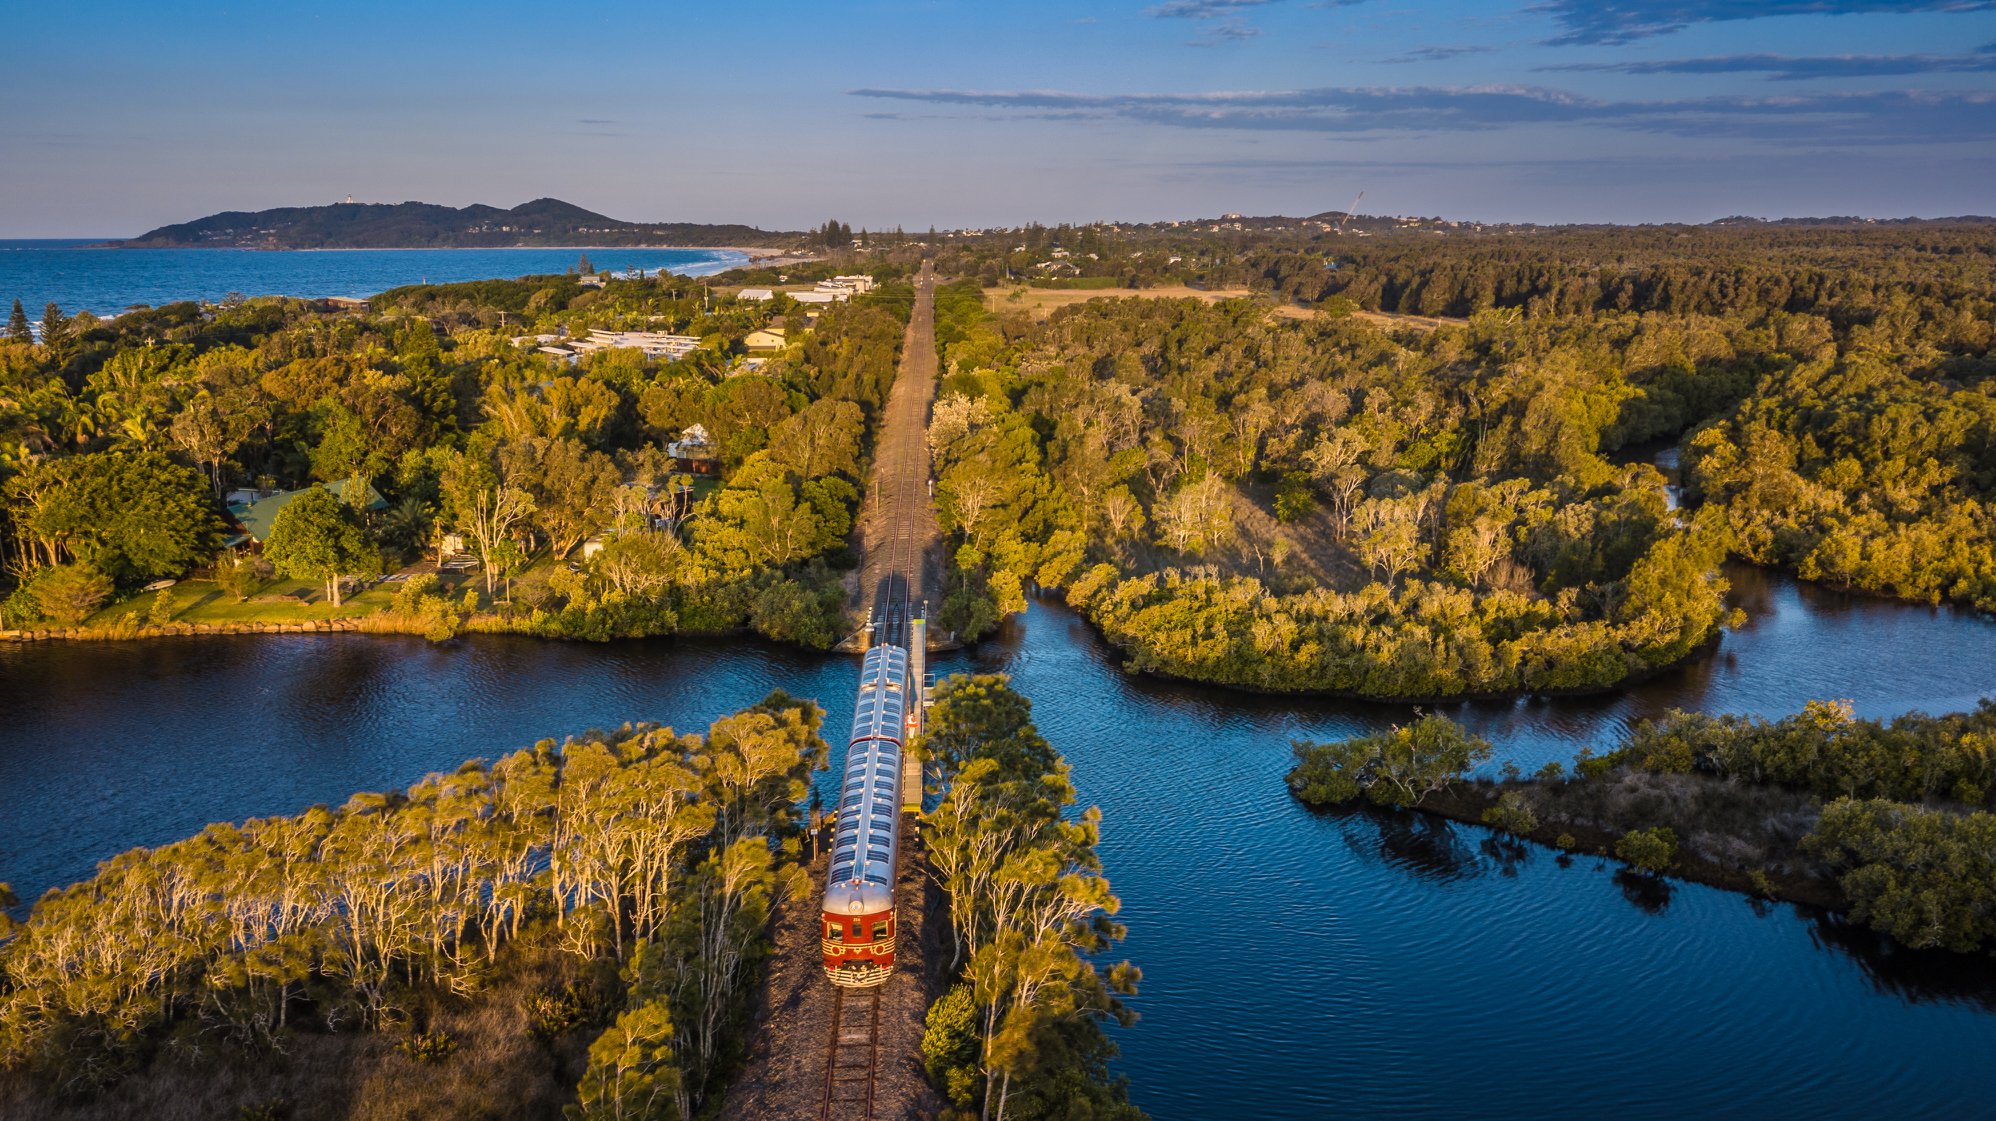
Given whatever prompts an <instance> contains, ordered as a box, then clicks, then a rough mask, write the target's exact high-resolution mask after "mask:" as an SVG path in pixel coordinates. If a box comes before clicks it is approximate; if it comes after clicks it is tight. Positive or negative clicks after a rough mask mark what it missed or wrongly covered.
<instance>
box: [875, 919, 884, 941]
mask: <svg viewBox="0 0 1996 1121" xmlns="http://www.w3.org/2000/svg"><path fill="white" fill-rule="evenodd" d="M873 940H874V941H875V942H885V941H887V920H886V919H881V920H880V921H879V922H876V923H874V924H873Z"/></svg>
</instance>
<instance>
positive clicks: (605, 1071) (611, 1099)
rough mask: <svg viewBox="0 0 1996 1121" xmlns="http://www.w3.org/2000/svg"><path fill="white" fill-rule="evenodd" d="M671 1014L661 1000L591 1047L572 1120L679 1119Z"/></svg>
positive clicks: (627, 1015) (624, 1018) (632, 1013)
mask: <svg viewBox="0 0 1996 1121" xmlns="http://www.w3.org/2000/svg"><path fill="white" fill-rule="evenodd" d="M674 1059H675V1056H674V1054H673V1050H672V1015H671V1013H670V1012H669V1011H668V1010H667V1008H666V1006H665V1005H664V1004H663V1003H662V1002H659V1001H646V1002H644V1003H642V1004H639V1005H637V1006H636V1007H635V1008H632V1009H630V1010H629V1011H627V1012H624V1013H622V1014H621V1015H619V1016H618V1017H617V1022H616V1023H614V1024H612V1025H611V1026H610V1027H609V1028H607V1029H605V1030H604V1032H603V1034H602V1035H600V1036H597V1037H596V1042H594V1043H592V1044H590V1045H589V1067H588V1069H587V1070H585V1071H584V1072H583V1075H582V1083H581V1085H579V1086H577V1087H576V1095H577V1097H578V1099H579V1101H578V1103H577V1104H576V1105H573V1106H570V1107H569V1108H568V1111H567V1113H568V1116H569V1118H570V1119H571V1121H678V1119H679V1117H680V1112H679V1108H678V1102H677V1097H678V1094H679V1090H680V1078H679V1069H678V1067H677V1066H676V1065H675V1062H674Z"/></svg>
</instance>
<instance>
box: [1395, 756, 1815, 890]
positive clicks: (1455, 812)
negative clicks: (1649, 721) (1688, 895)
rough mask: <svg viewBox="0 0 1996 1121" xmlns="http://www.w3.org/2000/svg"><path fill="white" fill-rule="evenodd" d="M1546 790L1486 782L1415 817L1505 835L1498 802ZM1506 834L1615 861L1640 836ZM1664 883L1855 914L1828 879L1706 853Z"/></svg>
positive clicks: (1549, 827) (1546, 831) (1576, 830)
mask: <svg viewBox="0 0 1996 1121" xmlns="http://www.w3.org/2000/svg"><path fill="white" fill-rule="evenodd" d="M1712 781H1718V780H1712ZM1542 785H1544V784H1541V783H1539V782H1536V781H1535V780H1530V779H1524V780H1518V781H1514V782H1491V781H1489V780H1487V779H1485V780H1478V781H1473V782H1464V783H1457V784H1455V785H1453V786H1450V787H1447V788H1445V789H1443V790H1438V791H1436V792H1434V793H1433V794H1430V795H1428V796H1427V797H1426V798H1424V799H1422V800H1421V801H1420V802H1419V803H1416V804H1415V805H1414V806H1413V807H1412V808H1411V812H1414V813H1423V814H1429V815H1431V816H1434V817H1439V818H1444V819H1447V820H1449V821H1455V822H1461V823H1462V824H1465V825H1479V826H1488V827H1492V828H1499V829H1502V827H1501V826H1496V825H1494V824H1493V823H1492V822H1491V821H1490V819H1489V818H1488V817H1487V816H1486V815H1487V814H1490V813H1491V812H1492V811H1493V810H1497V809H1498V802H1499V800H1500V799H1501V798H1502V797H1503V796H1504V795H1505V794H1507V793H1517V792H1518V791H1519V790H1520V789H1521V788H1527V789H1529V788H1535V787H1540V786H1542ZM1503 831H1504V832H1507V833H1509V834H1510V835H1511V836H1513V837H1516V838H1518V839H1519V840H1523V841H1530V842H1532V843H1534V844H1538V845H1543V846H1545V847H1546V848H1549V849H1552V850H1554V851H1556V852H1561V853H1570V854H1572V855H1574V856H1593V857H1603V858H1608V859H1614V852H1615V845H1616V843H1617V842H1618V841H1620V840H1621V839H1622V838H1623V837H1626V836H1627V835H1628V834H1630V833H1632V832H1635V831H1636V830H1635V829H1633V828H1630V829H1614V828H1609V827H1606V826H1601V825H1596V824H1592V823H1588V822H1582V821H1576V820H1571V819H1563V820H1557V821H1541V822H1539V823H1538V824H1537V825H1536V826H1535V827H1533V828H1529V829H1512V830H1503ZM1664 878H1666V879H1674V880H1683V881H1685V882H1687V883H1697V884H1704V885H1705V886H1707V887H1715V888H1719V889H1720V890H1722V891H1730V892H1735V893H1737V894H1740V895H1748V896H1753V897H1756V898H1760V899H1772V900H1776V901H1779V902H1783V903H1799V904H1801V905H1803V906H1806V907H1818V908H1821V909H1822V910H1825V911H1830V912H1834V913H1837V914H1847V913H1848V912H1849V910H1850V900H1849V898H1848V897H1846V896H1845V895H1844V891H1843V888H1841V887H1839V886H1838V885H1837V882H1836V880H1835V879H1834V878H1832V877H1830V876H1828V875H1809V874H1797V873H1793V872H1788V871H1781V870H1769V869H1765V868H1745V867H1738V866H1734V865H1730V864H1726V863H1722V862H1720V861H1718V860H1714V859H1710V858H1708V857H1706V856H1705V855H1703V854H1701V853H1697V852H1686V851H1683V850H1682V849H1680V850H1679V852H1678V853H1677V855H1676V856H1675V857H1674V858H1673V860H1672V861H1671V864H1670V866H1669V868H1668V869H1667V870H1666V872H1665V873H1664Z"/></svg>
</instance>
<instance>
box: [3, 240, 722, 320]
mask: <svg viewBox="0 0 1996 1121" xmlns="http://www.w3.org/2000/svg"><path fill="white" fill-rule="evenodd" d="M108 240H113V239H110V238H101V237H99V238H0V306H11V301H13V300H17V299H18V300H20V301H21V305H22V307H24V308H25V309H27V312H28V314H29V316H30V317H31V318H37V319H39V318H40V316H41V312H42V308H43V307H44V306H46V305H47V304H48V303H50V302H54V303H55V304H56V305H57V306H58V307H60V308H61V309H62V310H63V311H64V312H66V313H69V314H75V313H76V312H78V311H88V312H90V313H91V314H93V315H100V316H108V315H117V314H120V313H122V312H125V311H128V310H130V309H132V308H134V307H142V306H143V307H159V306H162V305H164V304H170V303H178V302H180V301H182V300H203V301H210V302H213V301H218V300H222V299H224V298H227V297H229V296H231V295H242V296H247V297H254V296H293V297H298V298H302V299H324V298H326V297H329V296H345V297H353V298H365V297H368V296H373V295H376V294H378V293H381V292H385V291H387V290H389V289H390V288H400V287H402V286H403V285H407V284H451V283H457V282H461V281H468V280H498V279H511V278H513V277H520V276H538V275H545V274H552V273H563V272H567V271H568V270H569V269H570V268H572V267H574V266H575V265H576V264H577V263H578V261H579V259H580V257H581V256H582V255H583V254H585V253H586V254H588V256H589V259H590V264H591V265H593V266H594V267H595V268H596V269H597V270H598V271H602V272H630V271H633V270H640V269H642V270H643V271H645V272H653V271H657V270H664V271H666V272H672V273H678V274H680V275H682V276H705V275H709V274H712V273H716V272H722V271H725V270H727V269H730V268H735V267H737V266H739V265H742V264H745V263H747V261H748V260H749V256H748V254H747V253H744V252H742V251H741V250H739V249H731V248H723V247H714V248H700V247H686V248H672V249H644V248H632V247H622V246H593V245H574V246H509V247H505V248H491V249H226V248H216V249H140V248H127V247H121V246H107V245H105V244H104V242H106V241H108Z"/></svg>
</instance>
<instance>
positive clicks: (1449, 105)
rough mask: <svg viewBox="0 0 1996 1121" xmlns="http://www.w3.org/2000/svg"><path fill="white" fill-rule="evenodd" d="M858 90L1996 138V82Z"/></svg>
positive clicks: (1106, 110) (942, 98)
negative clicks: (1640, 91)
mask: <svg viewBox="0 0 1996 1121" xmlns="http://www.w3.org/2000/svg"><path fill="white" fill-rule="evenodd" d="M851 92H852V94H853V95H855V96H858V97H866V98H875V99H886V100H898V101H910V102H920V103H925V104H929V105H954V106H963V107H977V108H982V109H989V110H994V111H1000V112H1003V113H1005V114H1007V115H1015V114H1016V115H1030V116H1037V115H1040V114H1061V115H1063V116H1065V117H1067V118H1069V119H1086V120H1125V121H1133V122H1140V123H1144V124H1152V125H1161V126H1167V127H1173V128H1192V129H1237V130H1285V131H1302V132H1317V133H1326V134H1342V135H1352V134H1366V133H1379V132H1398V133H1408V132H1416V133H1418V132H1470V131H1489V130H1498V129H1505V128H1512V127H1517V126H1529V125H1549V124H1550V125H1592V126H1596V127H1604V128H1613V129H1621V130H1628V131H1638V132H1656V133H1669V134H1674V135H1681V136H1691V137H1699V138H1708V139H1709V138H1714V137H1728V136H1730V137H1746V138H1752V139H1759V140H1763V141H1767V142H1770V143H1785V144H1789V145H1797V144H1862V145H1885V144H1903V143H1927V142H1945V141H1956V142H1983V141H1988V140H1996V91H1986V90H1974V91H1966V92H1920V91H1887V92H1877V93H1825V94H1814V95H1806V96H1782V97H1707V98H1690V99H1675V100H1655V101H1608V100H1599V99H1595V98H1588V97H1582V96H1580V95H1577V94H1573V93H1568V92H1565V91H1562V90H1554V89H1546V88H1543V87H1538V86H1507V85H1489V86H1466V87H1445V86H1376V87H1325V88H1318V89H1301V90H1247V91H1222V92H1211V93H1125V94H1088V93H1072V92H1067V91H1061V90H951V89H880V88H872V89H858V90H853V91H851Z"/></svg>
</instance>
